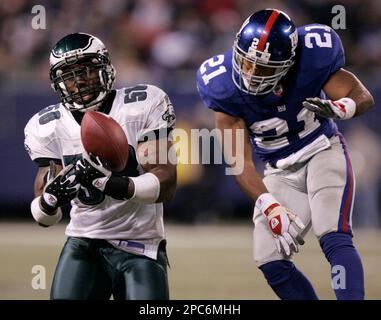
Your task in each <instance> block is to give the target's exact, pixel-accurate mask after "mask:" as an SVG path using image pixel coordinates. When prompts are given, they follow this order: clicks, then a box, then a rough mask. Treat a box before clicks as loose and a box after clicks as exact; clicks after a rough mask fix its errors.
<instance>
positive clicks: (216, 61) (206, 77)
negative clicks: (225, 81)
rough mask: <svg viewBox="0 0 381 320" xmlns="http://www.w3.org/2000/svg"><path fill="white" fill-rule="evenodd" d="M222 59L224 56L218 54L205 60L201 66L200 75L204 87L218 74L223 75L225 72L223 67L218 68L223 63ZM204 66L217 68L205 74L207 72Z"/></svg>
mask: <svg viewBox="0 0 381 320" xmlns="http://www.w3.org/2000/svg"><path fill="white" fill-rule="evenodd" d="M224 59H225V57H224V55H223V54H220V55H218V56H215V57H212V58H210V59H208V60H206V61H205V62H204V63H203V64H202V65H201V67H200V72H201V75H202V80H203V81H204V84H205V85H207V84H208V83H209V81H210V80H211V79H213V78H214V77H217V76H219V75H220V74H223V73H224V72H226V68H225V67H224V66H219V65H220V64H222V63H223V62H224ZM206 66H208V67H209V68H214V67H217V66H219V67H218V69H216V70H214V71H212V72H209V73H206V72H207V71H208V69H207V68H206Z"/></svg>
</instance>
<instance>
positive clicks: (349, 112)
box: [335, 97, 356, 120]
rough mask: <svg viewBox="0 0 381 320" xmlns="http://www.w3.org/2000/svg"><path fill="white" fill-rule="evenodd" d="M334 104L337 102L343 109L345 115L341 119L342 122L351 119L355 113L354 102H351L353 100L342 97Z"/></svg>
mask: <svg viewBox="0 0 381 320" xmlns="http://www.w3.org/2000/svg"><path fill="white" fill-rule="evenodd" d="M335 102H339V103H341V104H343V105H344V107H345V114H344V117H343V118H342V119H343V120H347V119H350V118H352V117H353V116H354V115H355V113H356V102H354V101H353V99H351V98H348V97H344V98H341V99H339V100H336V101H335Z"/></svg>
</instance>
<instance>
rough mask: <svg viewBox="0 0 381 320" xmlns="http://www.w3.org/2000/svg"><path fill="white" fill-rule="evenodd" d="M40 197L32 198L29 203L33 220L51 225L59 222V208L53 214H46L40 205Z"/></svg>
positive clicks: (60, 214)
mask: <svg viewBox="0 0 381 320" xmlns="http://www.w3.org/2000/svg"><path fill="white" fill-rule="evenodd" d="M40 198H41V197H37V198H34V199H33V201H32V203H31V204H30V211H31V212H32V216H33V218H34V220H36V221H37V222H38V223H41V224H43V225H44V226H52V225H53V224H56V223H57V222H59V221H60V220H61V219H62V211H61V208H58V209H57V212H56V213H55V214H54V215H48V214H46V213H45V212H44V211H43V210H42V209H41V207H40Z"/></svg>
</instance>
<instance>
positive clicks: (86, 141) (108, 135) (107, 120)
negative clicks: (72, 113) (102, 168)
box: [81, 111, 128, 171]
mask: <svg viewBox="0 0 381 320" xmlns="http://www.w3.org/2000/svg"><path fill="white" fill-rule="evenodd" d="M81 140H82V144H83V147H84V149H85V150H86V151H87V152H88V153H92V154H93V155H95V156H98V157H99V158H100V159H101V160H102V163H104V164H105V165H106V166H108V167H109V168H110V169H111V170H112V171H122V170H123V169H124V168H125V167H126V165H127V161H128V141H127V137H126V134H125V133H124V131H123V129H122V127H121V126H120V124H119V123H118V122H116V121H115V120H114V119H113V118H111V117H110V116H108V115H106V114H104V113H101V112H97V111H87V112H86V113H85V115H84V116H83V119H82V122H81Z"/></svg>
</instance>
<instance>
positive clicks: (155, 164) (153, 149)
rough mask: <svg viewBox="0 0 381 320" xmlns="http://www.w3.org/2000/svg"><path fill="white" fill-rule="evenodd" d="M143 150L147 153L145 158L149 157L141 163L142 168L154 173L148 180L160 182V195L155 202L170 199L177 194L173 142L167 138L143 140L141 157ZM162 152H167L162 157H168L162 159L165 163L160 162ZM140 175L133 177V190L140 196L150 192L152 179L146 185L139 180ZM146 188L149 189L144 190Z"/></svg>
mask: <svg viewBox="0 0 381 320" xmlns="http://www.w3.org/2000/svg"><path fill="white" fill-rule="evenodd" d="M142 152H143V153H145V154H144V158H145V159H146V160H147V159H148V161H145V163H141V165H142V168H143V169H144V170H145V171H146V172H147V173H149V174H151V175H153V176H152V177H151V178H150V179H148V180H151V181H152V182H151V183H153V180H156V179H157V182H158V183H159V184H158V185H157V188H158V189H157V191H158V197H157V199H156V201H155V202H167V201H170V200H171V199H172V197H173V196H174V194H175V191H176V185H177V171H176V154H175V153H174V152H175V151H174V149H173V148H172V142H171V141H170V140H168V139H166V138H163V139H158V140H151V141H146V142H141V143H140V144H139V145H138V152H137V153H138V157H139V158H140V159H141V155H142ZM160 153H166V155H165V156H164V157H163V154H162V157H161V159H166V161H161V162H164V163H160V161H159V160H160ZM139 177H140V176H139ZM139 177H136V178H131V180H133V182H134V183H133V184H132V186H133V190H132V192H133V194H134V196H135V197H136V196H139V193H143V194H144V193H145V192H148V189H149V188H150V186H149V183H150V181H148V180H147V185H146V186H145V185H143V183H142V182H140V181H138V180H139ZM155 178H156V179H155ZM157 182H156V184H157ZM137 188H138V189H137ZM146 188H147V190H144V189H146ZM152 188H153V185H152Z"/></svg>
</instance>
